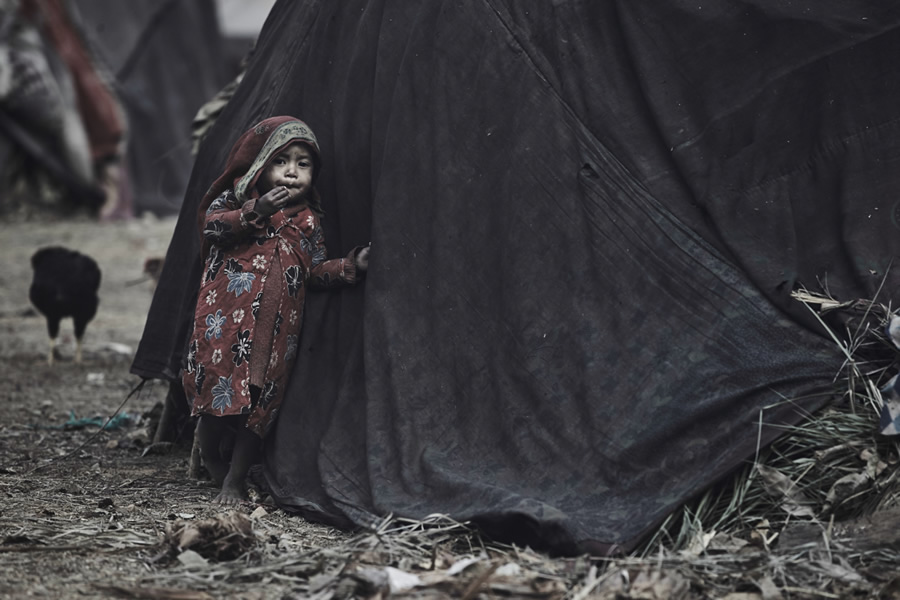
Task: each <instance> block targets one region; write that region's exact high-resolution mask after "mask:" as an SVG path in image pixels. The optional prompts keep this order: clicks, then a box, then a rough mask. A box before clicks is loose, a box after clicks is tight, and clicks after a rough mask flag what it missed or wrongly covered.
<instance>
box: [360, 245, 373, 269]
mask: <svg viewBox="0 0 900 600" xmlns="http://www.w3.org/2000/svg"><path fill="white" fill-rule="evenodd" d="M371 250H372V244H371V243H369V245H368V246H366V247H365V248H363V249H362V250H360V251H359V252H357V253H356V268H357V269H359V270H360V271H366V270H368V268H369V252H371Z"/></svg>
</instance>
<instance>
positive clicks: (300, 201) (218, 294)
mask: <svg viewBox="0 0 900 600" xmlns="http://www.w3.org/2000/svg"><path fill="white" fill-rule="evenodd" d="M319 164H320V159H319V146H318V143H317V142H316V137H315V135H314V134H313V132H312V131H311V130H310V128H309V127H308V126H307V125H306V124H305V123H304V122H303V121H300V120H299V119H295V118H293V117H272V118H270V119H266V120H264V121H262V122H261V123H259V124H257V125H256V126H255V127H253V128H252V129H250V130H249V131H247V132H246V133H244V134H243V135H242V136H241V137H240V138H239V139H238V141H237V142H236V143H235V145H234V147H233V148H232V150H231V153H230V154H229V156H228V160H227V163H226V168H225V172H224V173H223V174H222V175H221V176H220V177H219V178H218V179H217V180H216V181H215V182H214V183H213V185H212V187H211V188H210V189H209V191H208V192H207V193H206V195H205V196H204V198H203V201H202V203H201V210H200V219H201V222H202V228H203V237H204V244H203V256H204V257H205V261H206V262H205V266H206V268H205V272H204V274H203V279H202V281H201V284H200V292H199V295H198V297H197V308H196V311H195V314H194V331H193V334H192V336H191V340H190V345H189V348H188V353H187V359H186V365H185V369H184V374H183V383H184V390H185V395H186V396H187V399H188V401H189V402H190V403H191V405H192V414H193V415H199V416H200V420H199V424H198V426H197V435H198V436H199V439H198V442H199V445H200V454H201V457H202V458H203V462H204V464H205V465H206V467H207V469H208V470H209V472H210V474H211V475H212V477H213V479H214V480H215V481H216V483H217V484H218V485H220V486H221V488H222V490H221V492H220V493H219V495H218V496H217V497H216V499H215V501H216V502H218V503H221V504H237V503H239V502H240V501H241V500H244V499H246V498H247V492H246V485H245V479H246V476H247V472H248V470H249V468H250V466H251V465H252V463H253V462H254V460H255V459H256V455H257V452H258V450H259V446H260V440H261V438H262V437H264V436H265V434H266V432H267V431H268V430H269V428H270V427H271V425H272V423H273V421H274V419H275V417H276V414H277V413H278V408H279V405H280V403H281V400H282V397H283V394H284V388H285V385H286V383H287V378H288V376H289V374H290V371H291V367H292V365H293V363H294V358H295V357H296V354H297V342H298V338H299V334H300V328H301V324H302V321H303V305H304V298H305V294H306V287H307V285H309V286H310V287H314V288H328V287H334V286H336V285H341V284H352V283H355V282H356V280H357V276H358V273H360V272H363V271H365V270H366V268H367V266H368V257H369V247H368V246H367V247H365V248H354V249H353V250H352V251H351V252H350V254H348V255H347V257H345V258H340V259H333V260H326V249H325V239H324V237H323V234H322V228H321V226H320V225H319V218H320V217H321V216H322V210H321V206H320V202H319V196H318V193H317V192H316V189H315V187H314V186H313V184H314V182H315V178H316V174H317V172H318V170H319ZM232 436H233V440H234V442H233V449H232V450H231V454H230V457H229V456H228V451H227V449H226V450H224V452H223V448H224V446H226V445H227V444H226V440H229V439H230V438H231V437H232ZM223 454H224V455H223ZM229 463H230V464H229Z"/></svg>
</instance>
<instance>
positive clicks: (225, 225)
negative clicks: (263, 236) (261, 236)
mask: <svg viewBox="0 0 900 600" xmlns="http://www.w3.org/2000/svg"><path fill="white" fill-rule="evenodd" d="M255 207H256V200H255V199H251V200H247V201H246V202H244V203H243V204H241V203H240V202H239V201H238V199H237V197H236V196H235V195H234V192H233V191H232V190H226V191H225V192H224V193H223V194H222V195H221V196H219V197H218V198H216V199H215V200H213V202H212V204H210V205H209V208H208V209H207V210H206V218H205V220H204V224H203V237H204V238H206V240H207V241H209V242H211V243H213V244H216V245H218V246H230V245H232V244H235V243H237V242H239V241H241V240H242V239H243V238H244V237H246V236H247V234H248V233H251V232H254V231H257V230H259V229H262V228H263V227H265V226H266V224H267V223H268V219H265V218H263V217H260V216H259V215H257V214H256V213H255V212H254V208H255Z"/></svg>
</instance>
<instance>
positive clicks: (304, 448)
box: [133, 0, 900, 553]
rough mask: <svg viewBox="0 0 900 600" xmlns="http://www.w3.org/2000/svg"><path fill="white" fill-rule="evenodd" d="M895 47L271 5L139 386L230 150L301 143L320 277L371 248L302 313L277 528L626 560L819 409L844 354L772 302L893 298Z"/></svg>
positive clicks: (589, 14)
mask: <svg viewBox="0 0 900 600" xmlns="http://www.w3.org/2000/svg"><path fill="white" fill-rule="evenodd" d="M898 23H900V6H898V5H895V4H893V3H887V2H875V1H869V0H841V1H840V2H837V1H836V0H830V1H823V0H818V1H816V2H812V1H810V2H791V3H785V2H781V1H780V0H747V1H744V2H740V3H735V2H732V1H731V0H714V1H712V2H684V1H681V0H666V1H662V2H661V1H657V0H652V1H651V0H602V1H596V0H591V1H574V0H573V1H559V2H520V1H518V0H516V1H513V0H462V1H459V0H456V1H454V2H427V3H411V2H405V1H399V0H374V1H373V0H367V1H363V0H347V1H346V2H340V3H335V2H326V1H323V0H303V1H299V0H297V1H281V2H278V3H277V4H276V5H275V7H274V8H273V12H272V14H271V15H270V18H269V20H268V21H267V23H266V26H265V28H264V30H263V32H262V34H261V36H260V40H259V43H258V46H257V50H256V52H255V54H254V56H253V59H252V60H251V62H250V64H249V65H248V70H247V74H246V76H245V78H244V80H243V82H242V84H241V86H240V87H239V89H238V90H237V92H236V94H235V96H234V98H233V100H232V102H231V103H230V104H229V105H228V106H227V107H226V109H225V110H224V112H223V113H222V115H221V117H220V119H219V121H218V122H217V123H216V126H215V127H214V128H213V129H212V131H211V133H210V135H209V136H208V137H207V139H206V141H205V143H204V145H203V146H202V147H201V151H200V153H199V155H198V157H197V161H196V163H195V166H194V170H193V173H192V176H191V180H190V184H189V186H188V191H187V195H186V197H185V202H184V205H183V208H182V213H181V217H180V219H179V223H178V225H177V228H176V231H175V234H174V237H173V239H172V243H171V246H170V248H169V252H168V257H169V259H171V260H167V261H166V268H165V270H164V272H163V275H162V279H161V280H160V282H159V287H158V288H157V292H156V295H155V297H154V300H153V305H152V308H151V310H150V314H149V317H148V321H147V326H146V331H145V334H144V336H143V339H142V342H141V345H140V348H139V351H138V353H137V356H136V358H135V361H134V364H133V371H134V372H135V373H137V374H140V375H143V376H149V377H163V378H168V379H174V378H176V377H177V373H178V369H179V367H180V361H181V359H182V357H183V346H184V343H185V340H186V335H187V329H186V328H187V327H188V326H189V323H190V317H191V315H192V309H193V302H194V295H195V293H196V288H197V283H198V281H199V277H200V268H201V267H200V257H199V256H198V249H199V241H200V240H199V237H198V234H197V231H196V225H195V223H196V218H195V211H196V207H197V204H198V200H199V198H200V196H202V194H203V192H204V191H205V190H206V188H207V186H208V185H209V184H210V182H211V181H212V180H213V179H214V178H215V177H216V176H217V175H218V174H219V172H220V170H221V168H222V165H223V162H224V159H225V157H226V154H227V152H228V150H229V148H230V146H231V144H232V142H233V141H234V140H235V139H236V138H237V136H238V135H239V134H240V133H241V132H242V131H243V130H245V129H246V128H247V127H249V126H250V125H251V124H253V123H254V122H256V121H258V120H260V119H262V118H264V117H267V116H270V115H278V114H290V115H295V116H298V117H300V118H303V119H304V120H306V121H307V122H308V123H309V124H310V125H311V126H312V127H313V129H314V130H315V132H316V134H317V135H318V138H319V141H320V144H321V147H322V149H323V164H324V167H323V170H322V173H321V176H320V178H319V180H318V185H319V188H320V191H321V192H322V196H323V199H324V208H325V211H326V217H325V220H324V226H325V233H326V239H327V241H328V245H329V249H330V253H331V255H333V256H340V255H343V253H344V252H346V251H347V250H348V249H349V248H351V247H352V246H354V245H357V244H360V243H365V242H367V241H370V240H371V241H372V263H371V268H370V271H369V273H368V276H367V279H366V281H365V283H363V284H362V285H360V286H358V287H356V288H352V289H347V290H344V291H341V292H338V293H327V294H313V295H311V296H309V297H308V300H307V310H306V316H305V319H306V321H305V326H304V330H303V338H302V340H301V350H300V352H299V355H300V358H299V360H298V364H297V367H296V369H295V371H294V375H293V377H292V380H291V383H290V388H289V390H288V394H287V397H286V400H285V404H284V406H283V410H282V413H281V415H280V418H279V421H278V424H277V426H276V428H275V430H274V432H273V434H272V435H271V436H270V437H268V438H267V440H266V466H265V470H266V477H267V480H268V482H269V484H270V485H271V487H272V490H273V492H274V493H275V497H276V499H277V501H278V503H279V504H280V505H281V506H282V507H285V508H287V509H291V510H295V511H297V512H299V513H300V514H303V515H305V516H308V517H311V518H316V519H321V520H326V521H328V522H332V523H335V524H351V523H352V524H367V523H371V522H373V520H374V519H375V518H377V517H378V516H380V515H385V514H389V513H393V514H395V515H401V516H409V517H422V516H425V515H427V514H430V513H447V514H450V515H452V516H453V517H455V518H457V519H473V520H474V521H476V522H477V523H479V524H481V525H482V526H483V527H484V528H485V530H487V531H488V532H489V533H492V534H494V535H497V536H500V537H502V538H504V539H507V540H514V541H518V542H520V543H530V544H533V545H535V546H538V547H542V548H547V549H550V550H552V551H555V552H564V553H571V552H580V551H585V550H590V551H594V552H607V551H613V550H615V549H628V548H631V547H633V546H634V544H636V543H637V542H638V541H639V540H640V539H641V537H642V536H643V535H645V534H646V532H648V531H649V530H650V529H651V528H652V527H654V526H656V525H657V524H658V523H659V522H660V521H661V519H663V518H664V517H665V516H666V515H667V514H668V513H669V512H671V511H672V510H673V509H675V508H676V507H678V506H679V505H680V504H681V503H683V502H684V501H685V500H687V499H689V498H690V497H692V496H694V495H696V494H698V493H699V492H701V491H702V490H704V489H705V488H707V487H708V486H709V485H710V484H712V483H713V482H715V481H716V480H718V479H720V478H722V477H723V476H724V475H726V474H728V473H729V472H731V471H732V470H734V469H735V468H736V467H738V466H739V465H741V464H744V463H745V461H747V460H751V459H752V457H753V454H754V452H755V451H756V449H757V444H758V443H761V444H766V443H768V442H769V441H771V440H772V439H774V438H775V437H776V436H777V435H778V434H779V431H780V429H779V428H777V427H773V425H775V424H778V423H784V422H789V423H796V422H798V421H799V420H800V419H802V418H803V417H804V415H805V414H807V413H806V411H811V410H814V409H816V408H817V407H819V406H821V405H822V403H823V402H825V400H826V399H827V397H828V391H829V390H830V389H831V386H832V383H833V380H834V378H835V375H836V374H837V373H838V372H839V370H840V368H841V364H842V355H841V354H840V353H839V352H838V350H837V348H836V346H835V344H834V342H833V341H832V340H830V339H829V338H828V337H827V336H826V335H824V334H823V332H822V331H821V330H820V329H819V328H818V325H817V323H816V321H815V320H814V319H813V318H811V317H810V316H809V311H808V310H807V309H806V308H805V307H804V306H802V305H800V303H798V302H796V301H794V300H792V299H791V298H790V292H791V290H792V289H794V288H796V287H798V286H806V287H808V288H810V289H813V290H820V291H821V290H822V289H823V288H824V287H826V286H827V289H828V291H830V292H831V293H832V294H834V295H835V296H836V297H837V298H839V299H853V298H860V297H865V298H872V297H874V296H875V294H876V291H877V290H878V289H879V286H880V285H881V284H882V283H883V284H884V285H883V287H882V288H881V292H880V293H881V296H880V298H881V299H882V300H887V299H889V298H891V297H894V296H896V293H897V292H898V284H900V279H898V277H897V275H896V270H894V271H890V269H889V267H890V263H891V261H892V259H893V257H894V256H895V255H896V253H897V248H898V239H900V238H898V227H900V225H898V216H900V204H898V202H900V196H898V191H900V169H898V159H900V135H898V134H900V121H898V117H900V102H898V99H900V77H898V75H900V73H898V70H900V63H898V61H897V60H896V56H898V51H900V30H898V28H897V27H898ZM760 423H762V426H760Z"/></svg>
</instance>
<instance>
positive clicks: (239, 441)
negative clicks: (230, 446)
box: [214, 425, 259, 505]
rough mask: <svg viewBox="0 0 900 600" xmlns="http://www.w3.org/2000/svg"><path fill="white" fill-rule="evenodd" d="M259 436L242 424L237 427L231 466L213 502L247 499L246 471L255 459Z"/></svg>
mask: <svg viewBox="0 0 900 600" xmlns="http://www.w3.org/2000/svg"><path fill="white" fill-rule="evenodd" d="M258 452H259V437H258V436H257V435H256V434H255V433H253V432H251V431H250V430H249V429H247V428H246V427H244V426H243V425H242V426H241V427H239V428H238V431H237V436H236V438H235V440H234V450H233V451H232V453H231V468H230V469H228V474H227V475H226V476H225V481H223V482H222V491H221V492H219V495H218V496H217V497H216V499H215V500H214V502H217V503H219V504H228V505H234V504H238V503H240V502H241V501H242V500H246V499H247V484H246V481H247V473H248V472H249V471H250V466H251V465H252V464H253V463H254V462H255V461H256V458H257V454H258Z"/></svg>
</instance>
